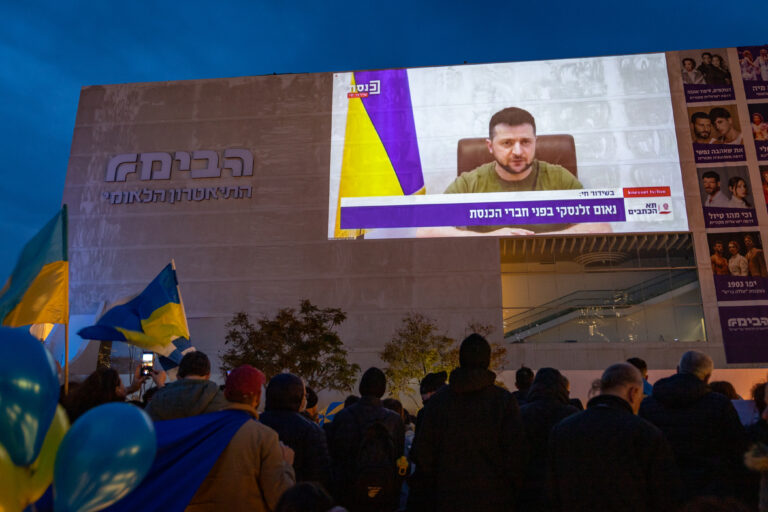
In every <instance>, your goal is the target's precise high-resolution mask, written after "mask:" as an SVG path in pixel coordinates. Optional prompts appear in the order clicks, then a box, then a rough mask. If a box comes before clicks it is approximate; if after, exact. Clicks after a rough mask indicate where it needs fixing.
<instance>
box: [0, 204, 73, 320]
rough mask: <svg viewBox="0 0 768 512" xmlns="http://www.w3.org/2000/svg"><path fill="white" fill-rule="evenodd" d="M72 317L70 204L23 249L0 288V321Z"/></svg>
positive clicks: (64, 318) (66, 318) (65, 318)
mask: <svg viewBox="0 0 768 512" xmlns="http://www.w3.org/2000/svg"><path fill="white" fill-rule="evenodd" d="M68 318H69V262H68V261H67V206H66V205H64V206H63V207H62V209H61V211H60V212H59V213H57V214H56V216H55V217H54V218H53V219H51V220H50V221H49V222H48V223H47V224H46V225H45V226H44V227H43V229H41V230H40V231H39V232H38V233H37V234H36V235H35V236H34V237H33V238H32V240H30V241H29V242H27V245H25V246H24V249H22V250H21V255H20V256H19V260H18V262H16V267H15V268H14V269H13V272H12V273H11V277H10V278H8V281H7V282H6V283H5V286H3V288H2V289H0V324H2V325H5V326H8V327H21V326H23V325H31V324H42V323H49V324H63V323H67V321H68Z"/></svg>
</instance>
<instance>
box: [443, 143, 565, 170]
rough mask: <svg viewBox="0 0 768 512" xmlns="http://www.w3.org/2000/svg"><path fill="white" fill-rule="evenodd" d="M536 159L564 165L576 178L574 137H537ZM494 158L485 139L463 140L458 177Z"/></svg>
mask: <svg viewBox="0 0 768 512" xmlns="http://www.w3.org/2000/svg"><path fill="white" fill-rule="evenodd" d="M536 159H538V160H542V161H544V162H547V163H550V164H557V165H562V166H563V167H565V168H566V169H568V170H569V171H571V174H573V175H574V176H578V174H576V144H575V143H574V142H573V135H565V134H562V135H560V134H558V135H539V136H538V137H536ZM492 161H493V157H492V156H491V155H490V153H488V147H487V146H486V145H485V139H484V138H483V137H476V138H472V139H461V140H460V141H459V147H458V168H457V172H456V175H457V176H459V175H461V174H462V173H465V172H467V171H471V170H472V169H474V168H475V167H478V166H480V165H483V164H487V163H488V162H492Z"/></svg>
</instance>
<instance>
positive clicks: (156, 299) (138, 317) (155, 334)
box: [77, 264, 189, 361]
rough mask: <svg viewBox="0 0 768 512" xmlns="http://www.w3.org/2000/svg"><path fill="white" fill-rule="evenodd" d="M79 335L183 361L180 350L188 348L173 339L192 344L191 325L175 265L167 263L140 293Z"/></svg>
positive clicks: (110, 311) (79, 332)
mask: <svg viewBox="0 0 768 512" xmlns="http://www.w3.org/2000/svg"><path fill="white" fill-rule="evenodd" d="M77 334H78V335H80V337H81V338H83V339H86V340H101V341H124V342H128V343H131V344H133V345H136V346H138V347H140V348H142V349H143V350H148V351H152V352H155V353H157V354H160V355H161V356H165V357H168V358H177V359H178V360H179V361H180V360H181V355H180V354H181V352H182V351H183V350H185V349H186V348H188V347H185V346H184V342H182V341H179V342H177V343H174V342H175V341H176V340H177V339H179V338H184V340H185V341H186V342H187V343H189V341H188V340H189V327H188V326H187V317H186V314H185V312H184V306H183V305H182V303H181V296H180V294H179V287H178V280H177V278H176V271H175V270H174V268H173V265H172V264H168V265H167V266H166V267H165V268H164V269H163V270H162V272H160V274H158V275H157V277H155V279H153V280H152V282H151V283H149V285H148V286H147V287H146V288H145V289H144V290H143V291H142V292H141V293H139V294H138V295H136V296H135V297H133V298H132V299H130V300H128V301H127V302H126V303H124V304H119V305H116V306H113V307H111V308H110V309H108V310H107V311H106V312H105V313H104V314H103V315H101V317H100V318H99V319H98V320H97V321H96V325H92V326H90V327H85V328H83V329H81V330H80V331H78V333H77ZM179 346H181V347H182V349H181V350H180V349H179ZM177 356H178V357H177Z"/></svg>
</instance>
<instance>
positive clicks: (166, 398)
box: [145, 350, 230, 421]
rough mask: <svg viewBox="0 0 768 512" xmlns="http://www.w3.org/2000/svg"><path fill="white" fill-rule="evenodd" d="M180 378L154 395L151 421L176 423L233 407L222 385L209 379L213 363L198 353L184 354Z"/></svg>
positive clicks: (149, 406)
mask: <svg viewBox="0 0 768 512" xmlns="http://www.w3.org/2000/svg"><path fill="white" fill-rule="evenodd" d="M178 376H179V379H178V380H176V381H175V382H171V383H170V384H166V385H165V386H163V387H162V388H160V389H159V390H158V391H157V393H155V395H154V397H153V398H152V401H150V402H149V403H148V404H147V408H146V409H145V411H146V413H147V414H149V417H150V418H152V421H160V420H175V419H178V418H186V417H189V416H196V415H198V414H205V413H208V412H216V411H220V410H222V409H224V408H226V407H228V406H229V405H230V403H229V401H228V400H227V399H226V398H225V397H224V393H222V391H221V389H219V385H218V384H216V383H215V382H213V381H212V380H210V377H211V362H210V360H209V359H208V356H206V355H205V354H204V353H202V352H200V351H199V350H198V351H194V352H189V353H187V354H185V355H184V357H183V358H182V359H181V362H180V363H179V371H178Z"/></svg>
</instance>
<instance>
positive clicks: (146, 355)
mask: <svg viewBox="0 0 768 512" xmlns="http://www.w3.org/2000/svg"><path fill="white" fill-rule="evenodd" d="M154 365H155V354H154V353H153V352H142V354H141V375H142V376H147V375H151V374H152V368H153V366H154Z"/></svg>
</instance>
